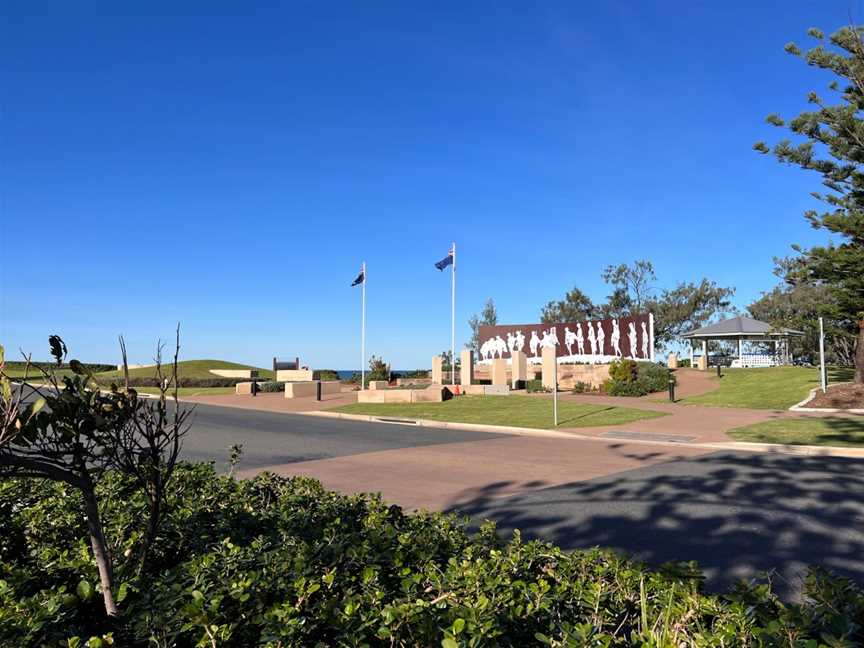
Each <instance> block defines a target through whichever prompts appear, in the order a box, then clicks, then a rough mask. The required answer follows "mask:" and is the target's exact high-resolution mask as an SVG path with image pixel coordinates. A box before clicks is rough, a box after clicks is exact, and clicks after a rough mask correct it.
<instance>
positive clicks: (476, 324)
mask: <svg viewBox="0 0 864 648" xmlns="http://www.w3.org/2000/svg"><path fill="white" fill-rule="evenodd" d="M497 323H498V311H497V310H496V309H495V302H494V301H492V298H491V297H490V298H489V299H487V300H486V303H485V304H483V310H482V311H480V314H479V315H472V316H471V317H470V318H469V319H468V326H470V327H471V339H470V340H469V341H468V343H467V344H466V345H465V346H466V347H467V348H469V349H472V350H473V351H476V350H477V349H479V348H480V327H481V326H495V325H496V324H497ZM447 355H448V357H449V355H450V354H449V353H448V354H447Z"/></svg>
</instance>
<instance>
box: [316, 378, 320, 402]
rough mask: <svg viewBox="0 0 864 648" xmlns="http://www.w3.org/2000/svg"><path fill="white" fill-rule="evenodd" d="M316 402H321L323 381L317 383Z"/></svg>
mask: <svg viewBox="0 0 864 648" xmlns="http://www.w3.org/2000/svg"><path fill="white" fill-rule="evenodd" d="M315 400H316V401H320V400H321V381H320V380H319V381H318V382H317V383H315Z"/></svg>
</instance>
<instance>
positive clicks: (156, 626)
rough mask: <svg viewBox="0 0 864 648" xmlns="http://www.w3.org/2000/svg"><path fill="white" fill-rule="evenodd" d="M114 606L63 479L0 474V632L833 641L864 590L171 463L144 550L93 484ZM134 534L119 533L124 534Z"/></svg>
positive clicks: (296, 640) (863, 616)
mask: <svg viewBox="0 0 864 648" xmlns="http://www.w3.org/2000/svg"><path fill="white" fill-rule="evenodd" d="M99 491H100V495H101V501H102V502H103V503H104V506H103V508H104V511H103V515H104V520H105V526H106V533H107V536H108V538H109V542H110V543H111V545H112V552H113V556H114V559H115V562H116V575H117V582H118V590H117V598H118V600H119V605H120V608H121V615H120V616H119V617H118V618H116V619H113V620H111V619H107V618H106V617H105V616H104V612H103V611H102V603H101V601H100V600H99V598H100V597H99V595H98V576H97V572H96V568H95V566H94V564H93V561H92V559H91V557H90V555H91V554H90V551H89V549H88V547H87V544H86V541H85V540H84V528H83V525H84V520H83V516H82V515H81V511H80V502H79V501H78V497H77V496H76V494H75V491H74V490H72V489H70V488H68V487H66V486H64V485H62V484H58V483H47V482H40V481H16V480H8V481H6V482H0V574H2V580H0V645H3V646H7V645H8V646H31V645H34V646H41V645H45V646H49V645H50V646H83V645H87V644H86V643H85V642H88V640H90V638H91V637H95V638H96V639H95V640H90V641H89V645H90V646H91V647H95V646H98V645H104V644H105V643H107V642H108V641H111V642H113V645H116V646H134V647H141V648H143V647H144V646H183V647H185V646H215V645H218V646H238V647H239V646H272V647H274V648H275V647H278V646H282V647H287V646H321V647H324V646H417V647H427V646H442V647H444V648H454V647H457V646H514V647H515V646H539V645H545V646H574V647H576V646H597V647H600V646H603V647H609V646H649V647H657V648H660V647H664V648H665V647H672V646H676V647H682V646H694V647H695V646H705V647H707V646H778V647H779V646H802V647H806V648H809V647H810V646H813V647H816V646H823V645H825V646H853V645H861V643H862V642H864V632H862V627H864V595H862V592H861V590H860V589H858V587H856V586H855V585H853V584H852V583H851V582H849V581H847V580H843V579H836V578H832V577H829V576H828V575H826V574H824V573H822V572H819V571H813V572H811V574H810V576H809V577H808V579H807V581H806V584H805V592H804V596H805V598H804V601H805V602H804V603H801V604H784V603H782V602H781V601H779V600H778V599H777V598H776V597H775V596H774V595H773V594H772V593H771V590H770V587H769V585H767V584H761V585H745V584H742V585H740V586H738V587H736V588H734V589H733V590H731V591H729V592H726V593H725V594H724V595H712V594H706V593H704V592H703V591H702V577H701V574H700V572H699V571H698V569H697V568H696V566H695V565H693V564H691V563H681V564H675V565H669V566H666V567H664V568H660V569H655V570H652V569H648V568H646V567H645V566H644V565H642V564H640V563H638V562H635V561H633V560H630V559H628V558H626V557H622V556H620V555H617V554H615V553H612V552H610V551H603V550H599V549H593V550H587V551H575V552H572V553H566V552H564V551H562V550H560V549H559V548H557V547H555V546H553V545H551V544H548V543H543V542H536V541H532V542H524V541H523V540H522V539H521V538H520V537H519V535H518V534H517V535H515V536H514V537H513V538H512V539H510V540H509V541H504V540H502V539H501V538H499V537H498V536H497V535H496V533H495V531H494V529H493V527H492V526H491V525H488V524H487V525H485V526H483V527H482V528H481V529H480V531H479V532H478V533H476V534H473V535H472V534H471V533H469V530H468V527H467V526H466V524H465V522H463V521H461V520H459V519H457V518H456V517H453V516H448V515H442V514H428V513H420V514H416V515H405V514H404V513H403V512H402V510H401V509H400V508H399V507H396V506H387V505H386V504H385V503H383V502H382V501H381V500H380V499H379V498H378V497H375V496H364V495H355V496H343V495H338V494H336V493H333V492H329V491H326V490H325V489H324V488H323V487H322V486H321V485H320V484H319V483H318V482H315V481H313V480H310V479H307V478H301V477H296V478H282V477H277V476H274V475H270V474H264V475H260V476H258V477H256V478H255V479H252V480H248V481H236V480H233V479H231V478H229V477H225V476H217V475H216V474H215V473H214V471H213V468H212V466H210V465H208V464H198V465H188V464H187V465H182V466H180V467H178V472H177V474H176V476H175V479H174V480H173V481H172V483H171V489H170V494H169V499H168V510H169V511H170V512H169V514H168V517H167V520H166V523H165V524H164V526H163V528H162V529H161V531H160V533H159V536H158V539H157V543H156V546H155V553H154V562H153V564H152V566H151V568H150V569H149V570H148V571H146V572H145V573H143V574H141V575H136V574H135V573H134V572H135V564H134V559H127V558H126V552H127V550H128V549H130V548H131V547H133V546H134V545H135V544H136V542H138V541H139V539H140V534H141V528H140V527H141V524H142V520H144V519H145V518H146V516H145V515H143V511H144V507H145V503H144V501H143V498H142V495H141V494H140V490H138V489H135V488H133V487H131V485H130V484H129V483H128V482H126V481H124V480H123V479H121V478H120V477H118V476H116V475H108V476H107V477H106V479H105V480H104V483H102V484H101V485H100V487H99ZM132 553H134V552H132Z"/></svg>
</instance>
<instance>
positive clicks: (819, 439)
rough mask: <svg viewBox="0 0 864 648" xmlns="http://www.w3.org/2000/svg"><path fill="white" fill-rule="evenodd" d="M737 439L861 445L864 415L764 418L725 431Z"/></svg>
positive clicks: (821, 444) (761, 441)
mask: <svg viewBox="0 0 864 648" xmlns="http://www.w3.org/2000/svg"><path fill="white" fill-rule="evenodd" d="M727 434H728V435H729V436H731V437H732V438H733V439H735V440H736V441H750V442H753V443H786V444H791V445H819V446H864V417H860V418H857V419H856V418H851V417H850V418H846V417H841V416H826V417H819V418H816V417H805V418H796V419H785V420H779V421H767V422H765V423H756V424H755V425H748V426H747V427H740V428H735V429H734V430H729V432H727Z"/></svg>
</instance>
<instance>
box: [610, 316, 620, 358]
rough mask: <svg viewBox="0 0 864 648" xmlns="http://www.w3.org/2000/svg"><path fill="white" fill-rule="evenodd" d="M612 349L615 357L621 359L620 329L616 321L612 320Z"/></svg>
mask: <svg viewBox="0 0 864 648" xmlns="http://www.w3.org/2000/svg"><path fill="white" fill-rule="evenodd" d="M612 348H613V349H615V356H616V357H618V358H620V357H621V328H620V326H619V324H618V320H617V319H613V320H612Z"/></svg>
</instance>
